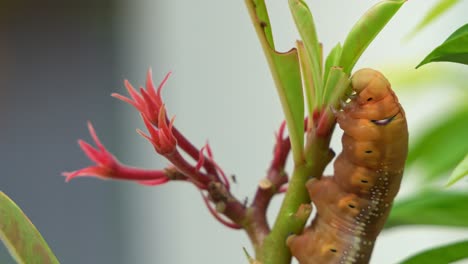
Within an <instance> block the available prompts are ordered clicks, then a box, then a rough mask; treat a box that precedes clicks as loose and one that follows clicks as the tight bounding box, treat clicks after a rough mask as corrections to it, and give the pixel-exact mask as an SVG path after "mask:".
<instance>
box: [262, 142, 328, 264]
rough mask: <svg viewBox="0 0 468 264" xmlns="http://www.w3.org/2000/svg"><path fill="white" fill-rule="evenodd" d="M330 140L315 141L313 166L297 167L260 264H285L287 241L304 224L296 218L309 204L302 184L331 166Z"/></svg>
mask: <svg viewBox="0 0 468 264" xmlns="http://www.w3.org/2000/svg"><path fill="white" fill-rule="evenodd" d="M329 142H330V137H329V136H327V137H314V138H313V139H312V142H311V143H312V144H311V146H312V147H311V148H310V149H309V151H310V152H309V153H308V154H310V155H312V156H313V157H312V158H311V159H310V160H312V161H313V162H312V163H305V162H304V163H302V164H296V166H295V168H294V171H293V174H292V178H291V181H290V182H289V187H288V191H287V192H286V195H285V198H284V200H283V204H282V206H281V209H280V212H279V214H278V216H277V218H276V222H275V224H274V226H273V229H272V231H271V233H270V234H269V235H268V236H267V237H266V238H265V241H264V246H263V258H262V259H263V264H288V263H290V262H291V253H290V251H289V249H288V248H287V246H286V239H287V237H288V236H289V235H290V234H299V233H300V232H301V231H302V229H303V228H304V225H305V223H306V221H307V219H306V218H304V217H298V215H296V212H298V209H299V207H300V206H301V204H309V203H310V198H309V195H308V193H307V190H306V188H305V183H306V182H307V180H309V179H310V178H313V177H316V178H319V177H320V176H321V175H322V173H323V170H324V169H325V166H326V165H327V164H328V162H330V152H329V147H328V146H329Z"/></svg>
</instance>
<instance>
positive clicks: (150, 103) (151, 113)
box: [140, 89, 160, 125]
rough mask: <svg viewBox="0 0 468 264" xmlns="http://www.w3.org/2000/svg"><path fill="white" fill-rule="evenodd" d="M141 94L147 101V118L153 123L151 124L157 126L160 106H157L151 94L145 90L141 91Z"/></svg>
mask: <svg viewBox="0 0 468 264" xmlns="http://www.w3.org/2000/svg"><path fill="white" fill-rule="evenodd" d="M140 93H141V95H142V96H143V99H144V100H145V108H146V109H145V110H146V111H145V112H146V117H147V118H148V119H149V120H150V121H151V123H153V124H154V125H157V124H158V122H157V121H158V114H159V107H160V106H159V105H157V104H156V103H155V102H154V100H153V99H151V97H150V96H149V94H148V93H147V92H146V91H145V90H144V89H140Z"/></svg>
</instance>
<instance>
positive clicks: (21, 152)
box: [0, 0, 468, 264]
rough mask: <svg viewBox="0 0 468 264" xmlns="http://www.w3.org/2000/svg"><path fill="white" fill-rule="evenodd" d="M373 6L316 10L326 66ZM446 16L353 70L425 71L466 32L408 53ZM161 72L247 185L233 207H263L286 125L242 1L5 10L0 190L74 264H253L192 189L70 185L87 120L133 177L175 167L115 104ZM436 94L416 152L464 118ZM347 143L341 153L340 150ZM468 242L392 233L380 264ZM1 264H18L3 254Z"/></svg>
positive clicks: (170, 94)
mask: <svg viewBox="0 0 468 264" xmlns="http://www.w3.org/2000/svg"><path fill="white" fill-rule="evenodd" d="M375 2H377V1H371V0H360V1H344V0H328V1H319V0H311V1H308V3H309V5H310V7H311V10H312V12H313V14H314V17H315V21H316V24H317V29H318V34H319V36H320V39H321V41H322V42H323V44H324V50H325V52H328V51H329V50H330V48H331V47H333V46H334V45H335V43H336V42H337V41H342V40H343V39H344V37H345V35H346V33H347V31H348V30H349V29H350V27H351V26H352V24H353V23H354V22H355V21H356V20H357V19H358V18H359V16H360V15H361V14H362V13H363V12H364V11H365V10H367V9H368V8H369V7H370V6H371V5H372V4H374V3H375ZM434 2H435V1H433V0H424V1H423V0H420V1H408V3H406V4H405V6H404V7H403V8H402V9H401V11H400V12H399V13H398V14H397V15H396V16H395V18H394V19H393V20H392V21H391V22H390V23H389V25H388V26H387V28H385V29H384V31H383V33H382V34H381V35H380V36H379V37H378V38H377V39H376V41H375V42H374V43H373V44H372V45H371V46H370V47H369V49H368V51H367V52H366V53H365V54H364V56H363V57H362V59H361V60H360V61H359V63H358V65H357V66H356V68H361V67H373V68H377V69H381V70H384V69H393V71H392V70H389V72H388V75H389V76H388V77H389V79H390V80H392V74H393V76H395V78H397V77H398V76H397V73H396V72H398V70H403V71H405V69H408V71H412V70H413V68H414V66H415V65H416V64H417V63H418V62H419V61H420V60H421V59H422V58H423V57H424V56H425V55H426V54H427V53H428V52H429V51H431V50H432V49H433V48H434V47H436V46H437V45H438V44H440V43H441V42H442V41H443V40H445V38H446V37H447V36H448V35H449V34H450V33H451V32H453V31H454V30H455V29H457V28H458V27H459V26H461V25H462V24H464V23H466V10H468V5H467V4H468V1H464V2H463V3H461V4H459V5H458V6H457V8H456V9H454V10H452V11H451V12H449V13H447V14H446V15H445V16H444V17H443V18H442V19H441V20H440V21H438V22H437V23H434V24H433V25H432V26H431V27H430V28H429V29H427V30H424V31H423V32H421V33H420V34H419V35H417V36H416V37H415V38H413V39H411V40H410V41H408V42H403V41H402V39H403V37H404V36H405V35H406V34H407V33H408V32H409V31H410V30H411V29H412V28H413V27H414V26H415V25H416V23H417V22H418V21H419V19H420V18H421V16H422V15H423V14H424V13H425V11H427V10H428V8H429V7H430V6H431V5H432V4H433V3H434ZM267 5H268V7H269V10H270V17H271V19H272V24H273V29H274V35H275V39H276V42H277V48H278V49H279V50H283V51H286V50H289V49H290V48H291V47H292V46H293V45H294V40H295V39H296V38H298V34H297V32H296V31H295V27H294V25H293V22H292V19H291V17H290V14H289V10H288V5H287V1H267ZM150 66H151V67H152V68H153V72H154V78H155V82H159V80H161V79H162V77H163V76H164V74H165V73H166V72H168V71H172V72H173V76H172V77H171V79H170V81H169V83H168V85H167V87H166V89H165V90H164V92H163V96H164V98H165V99H166V103H167V106H168V111H169V113H170V114H175V115H176V116H177V118H176V125H177V126H178V127H179V128H180V130H181V131H183V132H184V133H185V134H186V135H187V136H188V137H189V138H190V139H192V141H193V142H194V143H196V144H197V145H199V146H201V145H202V144H204V143H205V141H206V140H207V139H209V142H210V145H211V146H212V148H213V151H214V155H215V158H216V159H217V161H218V163H219V164H220V165H221V166H223V168H224V169H225V170H226V172H228V173H229V174H235V175H236V178H237V180H238V184H237V185H235V186H234V192H235V193H236V194H237V195H238V197H239V198H240V199H243V197H250V198H251V197H252V196H253V194H254V191H255V187H256V184H257V183H258V181H259V179H260V178H261V177H263V176H264V174H265V171H266V168H267V166H268V163H269V161H270V159H271V151H272V147H273V143H274V136H273V132H274V131H275V130H276V129H277V128H278V126H279V124H280V122H281V121H282V113H281V108H280V105H279V100H278V98H277V96H276V93H275V89H274V85H273V81H272V79H271V77H270V75H269V69H268V66H267V64H266V60H265V58H264V56H263V52H262V50H261V48H260V45H259V43H258V41H257V37H256V34H255V32H254V29H253V27H252V25H251V24H250V18H249V17H248V13H247V10H246V8H245V5H244V3H243V1H240V0H239V1H215V0H200V1H162V0H153V1H150V0H138V1H130V0H114V1H113V0H101V1H93V0H81V1H58V0H44V1H40V2H39V1H1V2H0V121H1V122H0V168H1V175H0V189H1V190H2V191H4V192H5V193H7V194H8V195H9V196H10V197H11V198H12V199H14V200H15V201H16V202H17V203H18V204H19V205H20V207H21V208H22V209H23V210H24V211H25V212H26V213H27V215H28V216H29V217H30V218H31V220H32V222H33V223H34V224H35V225H36V226H37V227H38V229H39V230H40V231H41V233H42V234H43V235H44V237H45V238H46V240H47V241H48V242H49V244H50V246H51V247H52V249H53V250H54V252H55V253H56V255H57V257H58V258H59V259H60V260H61V262H62V263H67V264H68V263H70V264H75V263H76V264H79V263H113V264H119V263H122V264H124V263H125V264H126V263H174V264H178V263H206V264H208V263H246V260H245V258H244V255H243V253H242V251H241V248H242V247H243V246H245V247H247V248H249V247H250V245H249V242H248V240H247V238H246V236H245V235H244V234H243V233H242V232H239V231H228V230H226V229H225V228H224V227H223V226H221V225H220V224H218V223H217V222H216V221H215V220H214V219H213V218H212V217H211V216H210V215H209V213H208V211H207V210H206V208H205V207H204V205H203V203H202V200H201V197H200V194H199V193H198V191H197V190H196V189H195V188H194V187H193V186H190V185H188V184H180V183H179V184H178V183H170V184H167V185H165V186H160V187H152V188H151V187H143V186H139V185H136V184H133V183H126V182H114V181H100V180H96V179H89V178H82V179H78V180H74V181H72V182H70V183H64V179H63V177H62V176H60V173H61V172H62V171H67V170H74V169H78V168H81V167H84V166H87V165H88V164H89V161H88V160H87V159H86V157H85V156H84V155H83V154H82V152H81V151H80V150H79V148H78V146H77V144H76V140H77V139H78V138H83V139H86V140H89V135H88V132H87V129H86V121H87V120H91V121H92V122H93V124H94V125H95V128H96V130H97V132H98V134H99V135H100V137H101V139H102V140H103V142H104V144H105V145H106V146H107V147H108V149H110V150H111V151H112V152H113V153H115V154H116V156H118V158H119V159H120V160H121V161H123V162H125V163H127V164H131V165H135V166H141V167H147V168H161V167H163V166H165V165H166V164H167V163H166V161H164V160H163V159H161V158H160V157H158V156H157V155H155V153H154V151H153V149H152V148H151V146H150V145H149V144H147V143H146V141H145V140H143V139H142V138H140V137H139V136H138V135H137V134H136V133H135V128H137V127H139V128H142V127H143V125H142V123H141V122H140V120H139V117H138V114H137V113H136V112H135V111H134V110H133V109H132V108H131V107H130V106H128V105H125V104H123V103H121V102H118V101H117V100H115V99H113V98H111V97H109V94H110V93H112V92H121V93H125V91H124V88H123V84H122V81H123V79H124V78H128V79H129V80H130V81H131V82H132V83H133V84H135V85H142V84H144V78H145V72H146V70H147V68H148V67H150ZM431 67H433V66H431V65H428V66H425V68H429V70H430V68H431ZM444 67H445V66H444ZM447 67H448V69H450V70H451V71H454V72H459V73H462V74H461V76H462V75H463V72H465V73H466V69H463V68H461V67H457V66H452V65H447ZM395 69H396V70H395ZM422 71H423V70H422ZM459 75H460V74H459ZM426 76H428V75H426ZM465 76H466V75H465ZM428 78H432V77H430V75H429V77H428ZM433 78H436V77H433ZM434 83H437V84H434V85H429V86H427V87H424V89H425V90H426V91H425V92H421V91H419V92H415V91H414V90H412V89H409V88H408V89H404V87H403V88H400V89H399V91H398V92H399V94H401V95H400V98H401V101H402V103H403V105H404V106H405V107H406V109H407V116H408V119H409V122H410V133H411V137H414V136H417V134H418V131H420V130H421V128H422V127H423V126H424V125H425V124H427V122H428V120H429V121H430V120H431V118H434V116H437V118H442V114H443V113H444V112H445V111H447V110H449V109H450V108H451V107H452V105H453V102H454V97H456V96H455V95H454V94H453V93H450V92H449V93H447V92H446V91H447V90H445V92H444V90H443V89H442V88H444V89H445V88H446V87H445V86H450V85H451V84H444V85H441V84H440V82H436V80H435V81H434ZM335 139H336V140H334V143H333V144H334V149H335V150H337V151H339V150H340V148H341V147H340V144H339V135H336V137H335ZM328 171H329V172H331V170H330V169H328ZM413 173H416V172H413ZM408 186H411V184H410V183H408ZM408 189H411V187H406V185H405V186H404V190H403V192H402V195H404V193H405V192H408ZM409 191H410V190H409ZM277 202H278V201H277ZM277 206H278V203H276V204H275V205H274V206H273V207H272V209H271V210H270V212H271V216H274V214H275V212H276V209H275V208H277ZM467 235H468V234H467V233H466V231H462V230H455V229H447V230H445V229H435V228H431V229H428V228H404V229H396V230H392V231H391V232H389V233H387V234H385V235H383V236H382V237H381V238H379V242H378V244H377V248H376V250H375V253H374V257H373V260H372V263H376V264H377V263H378V264H391V263H395V262H396V261H397V260H400V259H402V258H403V257H405V256H408V255H410V254H412V253H414V252H416V251H418V250H419V249H422V248H425V247H427V246H428V245H435V244H441V243H443V242H446V241H452V240H456V238H457V237H466V236H467ZM0 262H1V263H13V261H12V260H11V258H10V257H9V256H8V254H7V252H6V250H5V249H4V247H3V246H0Z"/></svg>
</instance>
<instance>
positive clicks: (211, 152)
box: [205, 142, 213, 159]
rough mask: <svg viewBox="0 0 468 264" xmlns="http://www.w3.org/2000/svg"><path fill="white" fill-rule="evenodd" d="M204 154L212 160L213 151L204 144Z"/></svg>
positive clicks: (208, 145) (207, 144)
mask: <svg viewBox="0 0 468 264" xmlns="http://www.w3.org/2000/svg"><path fill="white" fill-rule="evenodd" d="M205 146H206V154H208V157H209V158H210V159H213V151H212V150H211V147H210V144H209V143H208V142H206V145H205Z"/></svg>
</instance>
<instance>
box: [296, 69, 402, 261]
mask: <svg viewBox="0 0 468 264" xmlns="http://www.w3.org/2000/svg"><path fill="white" fill-rule="evenodd" d="M351 83H352V88H353V90H354V92H355V93H356V95H355V96H353V99H351V101H350V102H349V103H348V104H346V105H345V106H344V107H343V108H342V110H341V111H339V112H336V114H335V115H336V118H337V122H338V124H339V126H340V127H341V129H343V131H344V134H343V137H342V144H343V151H342V152H341V153H340V154H339V155H338V157H337V159H336V161H335V162H334V176H332V177H324V178H322V179H320V180H317V179H312V180H310V181H309V182H308V183H307V184H306V187H307V189H308V191H309V196H310V198H311V200H312V202H313V203H314V204H315V206H316V208H317V215H316V217H315V219H314V220H313V221H312V224H311V225H310V226H309V227H307V228H306V229H305V230H304V232H303V233H302V234H300V235H294V236H291V237H290V238H288V240H287V244H288V246H289V248H290V249H291V252H292V254H293V255H294V256H295V257H296V258H297V259H298V260H299V262H300V263H301V264H365V263H368V262H369V259H370V257H371V254H372V249H373V247H374V243H375V240H376V238H377V236H378V234H379V233H380V231H381V230H382V228H383V226H384V224H385V221H386V219H387V217H388V214H389V213H390V208H391V205H392V202H393V200H394V198H395V196H396V194H397V193H398V190H399V188H400V182H401V178H402V175H403V167H404V164H405V160H406V156H407V153H408V128H407V124H406V118H405V113H404V111H403V109H402V107H401V105H400V104H399V102H398V99H397V97H396V95H395V93H394V92H393V91H392V90H391V87H390V83H389V82H388V81H387V79H386V78H385V77H384V76H383V75H382V74H381V73H380V72H378V71H375V70H372V69H362V70H359V71H357V72H356V73H355V74H354V75H353V76H352V78H351Z"/></svg>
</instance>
